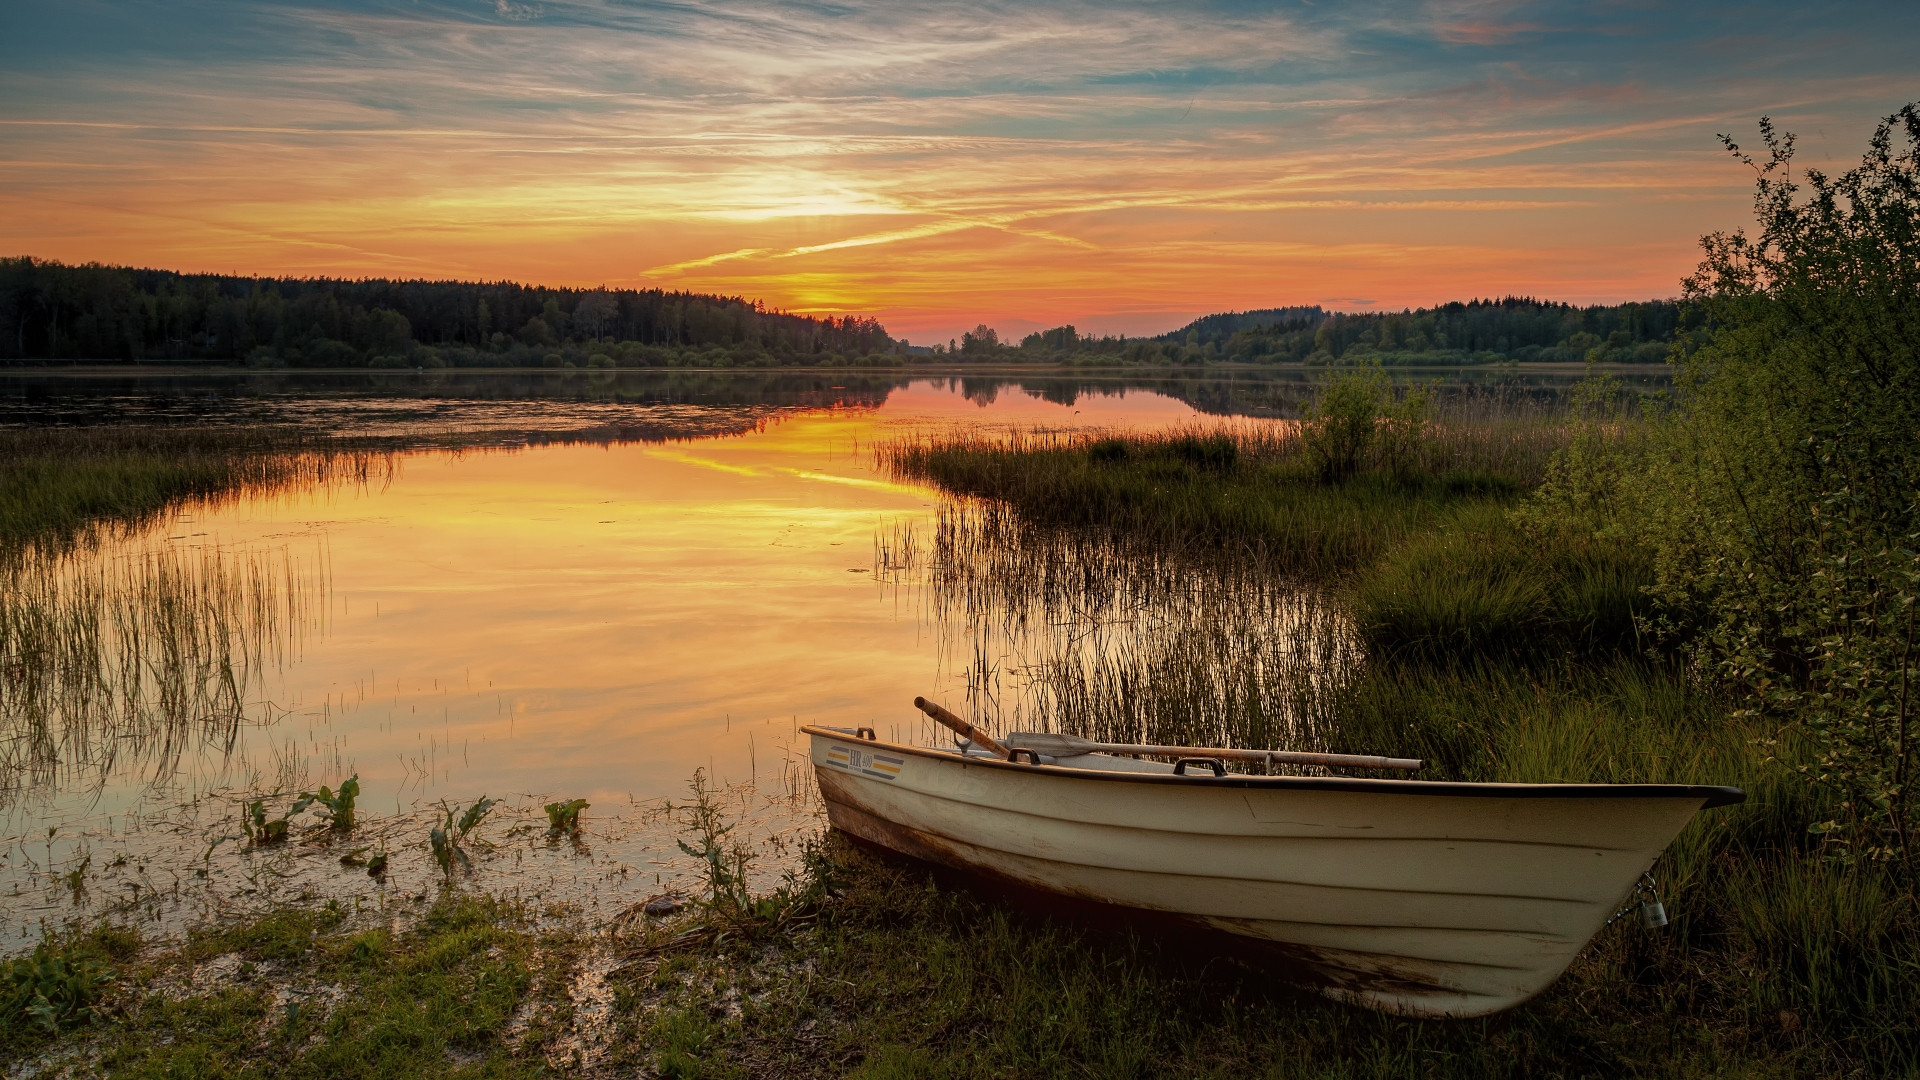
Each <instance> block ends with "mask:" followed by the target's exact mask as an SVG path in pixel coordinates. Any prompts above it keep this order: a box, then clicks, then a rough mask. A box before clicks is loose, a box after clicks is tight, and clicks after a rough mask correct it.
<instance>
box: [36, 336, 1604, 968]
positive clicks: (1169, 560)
mask: <svg viewBox="0 0 1920 1080" xmlns="http://www.w3.org/2000/svg"><path fill="white" fill-rule="evenodd" d="M328 379H333V380H334V382H332V383H330V382H328V381H327V380H328ZM1570 381H1571V379H1570V378H1562V381H1561V383H1560V384H1559V385H1560V386H1562V387H1564V386H1565V385H1567V384H1568V383H1570ZM1302 386H1303V384H1302V382H1301V380H1300V379H1299V378H1297V377H1295V378H1292V379H1291V381H1289V379H1288V378H1280V377H1269V378H1256V377H1254V376H1251V375H1232V376H1224V375H1208V376H1195V377H1173V376H1161V377H1156V378H1153V379H1145V380H1130V379H1119V378H1112V379H1104V380H1103V379H1099V378H1076V377H1043V376H1020V377H1017V378H1010V377H1000V376H978V377H975V376H971V375H969V376H966V377H942V378H938V379H927V378H923V377H916V378H912V379H909V378H903V377H900V376H898V375H894V374H879V375H853V374H848V373H810V374H789V373H781V374H757V375H750V376H738V375H735V376H725V377H722V376H717V375H714V374H712V373H629V372H618V373H611V374H606V373H601V374H596V375H591V376H590V375H586V374H581V375H572V376H567V375H561V376H551V377H549V376H531V375H524V374H518V375H501V374H496V373H445V372H442V373H425V374H422V375H418V376H415V375H410V374H406V373H398V374H382V375H354V376H338V377H334V376H329V377H324V378H322V377H315V376H306V375H289V374H274V375H259V374H247V375H240V376H167V377H164V378H160V379H146V380H142V379H138V378H129V377H125V376H121V375H111V376H100V377H97V378H93V379H92V380H91V381H89V379H88V378H74V377H56V376H52V375H45V374H42V375H33V376H27V377H22V376H10V377H8V378H5V379H0V422H23V421H31V422H72V423H101V422H110V421H112V420H116V419H119V420H124V419H144V420H152V421H181V420H192V421H195V422H255V421H287V420H294V421H298V422H300V423H302V424H306V425H311V426H317V427H321V428H324V429H326V430H329V431H346V432H351V433H355V434H362V435H365V434H374V435H383V436H391V437H392V438H391V441H390V442H389V444H388V445H393V446H397V447H403V448H404V447H414V449H403V450H401V451H399V452H397V453H396V454H395V456H394V458H393V460H392V462H391V464H390V465H389V466H387V467H386V469H385V472H384V474H383V479H382V482H380V483H370V484H364V485H363V484H332V485H327V484H315V485H310V486H296V487H292V488H283V489H279V490H274V491H263V492H258V493H254V494H251V495H245V496H242V497H237V498H231V499H225V500H222V501H219V502H218V503H214V504H207V505H201V506H196V507H190V508H187V509H185V510H183V511H181V512H180V513H179V514H177V515H175V516H174V517H173V518H172V519H171V520H168V521H163V522H160V523H159V524H158V525H157V526H156V527H155V528H153V529H151V530H147V531H143V532H141V533H139V534H138V535H135V536H132V537H128V538H124V539H120V540H112V541H103V542H102V543H100V544H98V545H95V546H92V547H89V548H86V549H84V550H82V551H78V552H75V553H73V555H72V557H71V559H70V560H69V561H66V562H63V563H58V564H55V563H44V564H42V565H41V566H40V567H39V569H37V570H35V571H33V572H32V573H31V574H29V575H28V576H26V577H21V578H19V579H17V582H18V584H17V585H10V586H9V588H8V599H7V600H6V601H5V603H6V605H7V606H6V610H7V611H9V612H15V613H17V617H16V615H9V616H7V617H8V618H9V619H10V620H11V621H10V622H9V623H8V626H9V629H8V630H7V633H9V634H13V635H15V636H14V637H12V638H10V639H9V640H10V641H12V642H19V643H28V642H30V641H43V642H45V643H46V644H43V645H31V644H10V645H9V646H8V651H7V653H6V655H8V656H9V657H13V658H14V659H10V660H9V661H8V663H9V665H10V667H9V677H8V682H7V689H6V690H5V694H6V695H7V696H6V697H5V698H4V700H0V709H4V718H3V719H4V723H5V725H6V728H5V730H6V733H7V735H8V736H10V737H12V740H13V741H12V742H11V743H10V744H9V747H8V748H7V749H5V750H4V751H0V754H4V755H6V756H5V757H4V759H0V761H3V762H4V763H6V764H8V766H9V772H8V774H7V775H9V776H11V777H13V778H14V779H13V780H12V781H10V782H11V783H12V785H13V786H12V787H11V788H8V789H6V790H7V792H8V794H7V796H6V797H7V798H8V800H9V803H10V810H9V817H8V832H9V834H10V835H9V836H8V837H6V838H5V840H6V846H5V847H0V920H3V921H0V932H8V933H12V934H15V935H20V937H17V938H16V940H25V939H26V938H25V935H28V934H29V932H30V931H31V928H32V927H34V926H35V925H36V923H37V922H38V921H39V920H41V919H43V918H45V919H53V920H59V919H65V918H86V917H90V916H92V915H96V914H98V913H100V912H104V911H117V912H121V913H124V914H128V915H129V917H132V916H134V915H137V916H138V917H141V918H145V919H149V920H153V921H155V922H158V923H159V924H161V925H163V926H177V925H179V924H180V923H181V922H183V921H189V920H192V919H197V918H205V917H208V916H210V915H216V914H222V913H232V912H234V911H237V910H243V909H244V908H245V907H246V906H247V905H249V904H253V905H258V904H264V903H268V902H271V901H272V900H273V899H274V898H276V897H279V896H285V895H300V894H301V893H303V892H304V893H307V894H311V895H333V896H340V897H343V898H360V899H363V900H366V901H367V902H369V903H387V902H390V901H392V900H393V898H395V897H399V896H424V895H426V891H427V888H428V886H429V884H430V882H431V881H432V878H433V873H432V871H431V869H430V866H431V864H430V861H429V856H428V854H427V851H426V844H425V841H426V823H427V821H428V819H429V818H430V817H431V815H432V814H433V813H435V812H436V809H437V807H436V804H437V803H438V801H439V800H442V799H446V800H449V801H452V802H455V803H462V804H465V803H470V802H471V801H472V800H473V799H474V798H476V797H478V796H480V795H483V794H486V795H492V796H495V797H505V798H507V799H508V800H509V801H510V809H509V810H506V811H502V812H501V814H500V815H499V816H498V818H497V822H496V823H494V824H490V826H489V828H490V829H492V830H493V832H492V833H491V835H490V839H491V840H492V841H493V842H495V843H496V844H497V845H498V847H497V849H496V853H495V855H494V856H493V857H492V858H491V859H490V860H488V861H487V862H486V867H487V869H486V871H485V872H486V873H489V874H494V875H496V878H495V879H490V880H493V881H495V882H496V883H498V882H506V883H509V884H511V886H512V887H513V888H516V889H518V888H525V889H527V890H529V891H530V892H537V893H538V894H539V895H541V896H543V897H546V898H548V899H551V898H553V897H555V896H559V897H562V898H570V899H569V900H568V902H571V903H576V904H578V905H580V906H582V907H590V908H594V909H595V910H599V911H601V912H603V913H604V914H608V915H611V914H612V913H613V912H614V911H617V910H619V909H620V908H621V906H623V905H625V904H628V903H631V902H633V901H635V900H638V899H641V898H644V897H645V896H647V895H649V894H652V893H654V892H657V891H658V890H660V889H662V888H666V887H670V886H672V885H673V884H674V883H675V882H676V881H677V880H684V879H685V878H686V877H690V876H691V875H692V874H693V873H694V872H695V868H694V867H692V866H691V865H690V864H687V863H686V862H685V860H684V858H683V857H682V856H680V855H679V854H678V853H677V852H676V850H675V848H674V846H673V843H672V839H673V836H672V833H673V827H672V824H671V819H670V817H668V816H666V815H664V814H663V813H662V812H661V809H660V808H661V802H662V800H665V799H674V798H679V797H681V795H682V793H683V791H684V788H685V784H686V782H687V780H688V779H689V777H691V776H692V775H693V773H694V771H695V770H696V769H704V770H706V774H707V775H708V776H710V777H712V778H713V779H714V780H715V781H716V782H717V783H719V784H720V785H722V786H723V787H724V788H725V790H727V791H729V792H730V793H731V794H730V796H729V797H730V798H731V799H732V800H733V801H732V803H731V805H732V806H733V807H734V808H735V812H736V813H737V814H738V815H740V816H741V817H742V818H743V820H744V825H743V827H742V834H743V835H744V836H746V837H749V838H751V839H753V840H755V841H756V842H762V843H764V842H767V841H768V840H769V838H772V840H773V842H774V843H775V844H776V845H778V844H779V843H781V842H786V841H790V840H791V839H792V838H794V837H796V836H799V835H802V834H804V833H805V832H807V831H809V830H812V829H815V828H817V816H816V814H815V807H814V806H813V805H812V803H811V802H810V798H811V795H812V791H813V785H812V783H811V779H810V777H808V776H807V775H806V773H805V771H804V770H805V765H804V762H803V761H801V760H800V758H799V756H798V755H799V754H801V753H803V751H804V746H803V741H802V740H801V739H800V738H799V737H798V736H797V728H798V727H799V726H800V725H801V724H805V723H828V724H836V725H865V726H872V727H875V728H877V729H879V730H880V731H882V732H883V733H885V734H888V735H891V736H895V737H905V738H916V739H931V738H933V737H934V733H933V732H932V731H931V730H929V728H928V727H927V725H926V724H925V722H924V720H923V719H922V718H921V717H920V716H919V714H918V713H916V712H914V710H913V709H912V708H911V706H910V704H909V703H910V702H911V700H912V698H913V697H914V695H916V694H926V695H929V696H932V697H935V698H939V699H944V700H946V701H948V702H949V704H955V705H966V706H968V707H971V708H973V709H975V710H976V711H977V713H978V714H979V715H982V716H985V717H987V718H989V719H991V720H994V721H995V722H997V723H1000V724H1002V725H1005V726H1007V727H1031V728H1040V729H1052V730H1063V731H1068V732H1073V733H1078V734H1085V735H1090V736H1094V737H1097V738H1103V739H1108V738H1124V739H1126V740H1129V741H1131V740H1135V739H1143V738H1144V739H1148V740H1150V741H1163V740H1164V741H1188V740H1192V741H1198V742H1216V741H1217V742H1223V743H1228V744H1238V745H1254V746H1264V745H1274V744H1277V743H1280V742H1287V743H1290V744H1292V745H1309V746H1310V745H1313V743H1312V740H1313V739H1314V738H1315V732H1316V731H1317V730H1319V729H1320V725H1318V724H1317V722H1316V720H1315V718H1316V716H1318V715H1320V714H1321V713H1322V712H1324V710H1325V709H1326V708H1328V707H1329V706H1328V702H1329V701H1330V700H1331V695H1332V694H1333V693H1334V692H1335V691H1336V690H1337V687H1338V686H1339V684H1340V680H1341V679H1342V678H1343V677H1344V673H1345V672H1347V671H1348V670H1350V669H1351V667H1352V665H1353V663H1354V655H1353V647H1352V645H1351V640H1350V637H1349V636H1348V635H1347V634H1346V632H1345V628H1344V625H1343V624H1342V623H1341V621H1340V619H1339V616H1338V614H1337V612H1335V611H1333V610H1332V609H1331V608H1330V607H1328V606H1327V605H1326V604H1324V603H1322V602H1321V599H1320V597H1319V594H1317V593H1315V592H1313V591H1312V590H1307V589H1302V588H1299V587H1298V586H1297V585H1296V584H1292V583H1288V582H1285V581H1283V580H1281V579H1279V578H1278V577H1277V576H1276V575H1272V574H1270V573H1268V572H1267V571H1266V570H1265V569H1264V568H1262V567H1261V566H1259V565H1258V564H1257V562H1254V561H1238V562H1236V561H1233V560H1230V559H1223V558H1221V557H1219V556H1218V555H1217V554H1216V555H1209V556H1207V557H1206V558H1205V559H1197V558H1194V557H1188V556H1184V555H1181V554H1180V553H1177V552H1175V553H1165V552H1161V553H1150V552H1143V551H1140V550H1135V549H1129V548H1125V547H1123V546H1115V545H1113V544H1111V543H1109V542H1108V541H1104V540H1100V539H1098V538H1092V537H1084V536H1080V537H1075V536H1052V537H1045V536H1038V535H1037V534H1031V533H1027V532H1022V531H1019V530H1018V526H1017V523H1014V522H1012V521H1011V520H1010V519H1007V518H1005V517H1004V516H997V517H996V516H994V515H992V514H991V513H990V512H987V511H985V510H984V509H983V508H979V507H965V506H960V507H954V506H947V505H946V504H945V503H944V501H943V500H942V499H941V498H940V497H939V496H938V495H937V493H935V492H933V491H931V490H929V489H927V488H924V487H922V486H919V485H917V484H914V483H908V482H901V481H898V480H896V479H894V478H892V477H890V476H888V475H887V474H886V473H884V472H883V471H882V470H880V469H879V468H878V467H876V465H875V463H874V461H873V458H872V454H871V450H872V448H873V447H874V446H875V445H877V444H879V443H881V442H884V441H886V440H890V439H897V438H902V437H908V436H913V435H916V434H925V433H927V432H930V431H939V430H948V429H952V428H955V427H964V428H966V429H968V430H972V431H980V430H983V429H985V430H989V431H991V430H996V429H998V430H1007V431H1014V430H1032V429H1036V428H1046V429H1054V430H1059V429H1069V428H1081V427H1084V428H1096V427H1097V428H1128V427H1132V428H1146V429H1155V428H1166V427H1176V426H1180V425H1189V424H1193V423H1196V422H1203V421H1205V422H1213V421H1212V420H1211V419H1210V414H1217V413H1232V412H1239V413H1246V414H1252V415H1253V417H1254V418H1251V419H1247V420H1243V421H1239V422H1241V423H1250V424H1259V423H1266V422H1268V421H1264V420H1261V419H1258V416H1259V415H1260V414H1262V412H1263V410H1264V411H1265V412H1268V413H1279V412H1284V411H1285V409H1286V408H1287V407H1288V406H1287V402H1288V400H1290V399H1289V397H1288V395H1291V394H1298V393H1300V392H1301V391H1302ZM1476 392H1478V391H1476ZM1487 392H1489V393H1492V392H1496V391H1487ZM1497 392H1498V393H1503V394H1504V393H1510V394H1519V395H1531V394H1533V393H1534V392H1535V388H1530V387H1528V386H1526V385H1517V386H1514V387H1508V388H1505V389H1497ZM1541 392H1542V393H1545V394H1546V395H1547V397H1548V398H1549V399H1551V397H1552V394H1553V393H1555V392H1557V391H1554V390H1552V388H1549V389H1548V390H1546V391H1541ZM1263 395H1264V396H1263ZM1262 402H1266V404H1262ZM447 446H455V447H464V449H445V447H447ZM419 447H441V448H439V449H420V448H419ZM943 506H944V507H945V509H944V510H943ZM21 572H22V573H26V571H21ZM34 575H37V576H34ZM16 593H17V594H18V595H15V594H16ZM16 627H17V628H19V629H14V628H16ZM63 627H64V628H65V629H61V628H63ZM34 635H39V637H37V638H36V637H34ZM63 635H64V636H63ZM61 649H66V650H68V651H67V652H66V653H59V650H61ZM35 650H39V651H35ZM49 650H51V651H49ZM56 654H57V655H56ZM63 656H64V657H68V659H62V658H61V657H63ZM89 657H95V658H97V659H89ZM75 658H77V659H75ZM126 736H131V737H126ZM353 774H357V775H358V776H359V777H360V781H361V785H362V790H363V792H364V794H363V796H362V807H363V812H364V813H365V814H366V815H367V816H368V819H369V821H370V822H371V823H370V824H369V825H368V826H367V835H366V836H365V837H362V838H356V839H355V840H354V841H353V842H354V843H356V844H360V843H383V844H387V845H389V846H390V849H391V850H392V851H393V852H394V859H393V863H394V866H395V871H394V874H393V876H392V878H391V879H390V881H389V882H388V883H387V884H386V885H385V886H382V885H381V884H380V883H377V882H372V881H370V880H369V879H368V878H367V877H366V875H365V874H364V873H362V872H359V871H355V870H350V869H346V868H343V867H341V866H340V864H339V863H338V860H337V853H334V852H331V851H329V850H328V849H327V848H326V847H325V841H324V840H316V841H315V842H314V843H312V844H295V845H288V846H287V847H286V848H284V849H281V850H277V851H260V850H254V849H248V848H244V847H242V846H241V844H240V843H239V838H238V834H239V829H238V825H237V818H236V814H237V813H238V810H239V808H240V806H241V805H243V804H244V802H245V800H246V799H249V798H252V797H254V796H255V795H257V794H260V793H271V792H276V791H277V792H288V793H290V792H292V791H294V790H297V789H299V788H301V787H306V786H315V785H318V784H322V783H325V784H330V785H332V784H337V783H338V782H339V781H340V780H341V779H343V778H345V777H346V776H348V775H353ZM570 798H585V799H587V800H588V801H589V802H591V803H592V804H593V806H592V808H591V809H590V810H589V811H588V813H587V815H586V818H585V820H586V822H587V843H586V845H585V846H584V847H583V848H581V849H578V850H575V849H572V848H569V847H565V846H560V847H555V846H552V845H547V844H545V843H544V842H543V841H541V840H540V839H539V837H540V833H541V829H542V827H543V821H542V819H541V818H540V816H539V809H538V808H539V806H540V804H541V803H543V802H546V801H550V800H555V799H570ZM280 805H284V804H280ZM783 868H784V867H783V864H782V863H781V862H780V861H779V860H778V859H769V860H766V861H764V862H763V863H762V864H761V865H760V867H759V872H761V873H763V874H766V875H769V876H771V877H777V875H778V873H779V872H780V871H781V870H782V869H783ZM76 874H77V875H78V876H77V877H76V876H72V875H76ZM74 882H78V883H79V884H78V885H74V884H72V883H74ZM89 882H92V883H93V884H92V885H88V883H89ZM9 890H11V891H9Z"/></svg>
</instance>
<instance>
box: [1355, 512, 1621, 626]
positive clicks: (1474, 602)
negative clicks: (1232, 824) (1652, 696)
mask: <svg viewBox="0 0 1920 1080" xmlns="http://www.w3.org/2000/svg"><path fill="white" fill-rule="evenodd" d="M1653 582H1654V574H1653V562H1652V558H1651V554H1650V553H1649V552H1647V551H1646V550H1645V549H1644V548H1640V547H1638V546H1636V545H1634V544H1632V543H1630V542H1626V541H1623V540H1619V539H1615V538H1609V537H1595V536H1580V535H1570V534H1566V533H1562V532H1559V531H1555V530H1536V529H1528V528H1526V527H1524V526H1523V525H1522V524H1521V523H1519V522H1516V521H1515V520H1514V518H1513V516H1512V515H1511V514H1510V513H1509V512H1508V511H1507V510H1506V508H1505V507H1503V506H1499V505H1482V506H1475V507H1471V508H1468V509H1465V510H1463V511H1462V512H1460V513H1458V514H1456V515H1455V516H1454V517H1453V518H1452V519H1451V520H1449V521H1447V522H1445V523H1443V524H1441V525H1439V526H1437V527H1435V528H1434V529H1432V530H1430V531H1428V532H1424V533H1421V534H1418V535H1415V536H1411V537H1409V538H1407V539H1406V540H1405V541H1403V542H1402V543H1401V544H1399V545H1398V546H1396V547H1395V548H1394V549H1393V550H1391V551H1390V552H1388V553H1387V554H1386V555H1385V556H1383V557H1382V558H1381V559H1380V561H1379V562H1378V563H1376V564H1375V565H1373V566H1372V567H1369V568H1368V569H1367V570H1366V571H1365V572H1363V573H1361V574H1359V575H1357V576H1356V578H1355V580H1354V583H1353V588H1352V590H1351V599H1352V611H1353V618H1354V624H1355V628H1356V629H1357V630H1358V631H1359V634H1360V637H1361V639H1362V641H1364V642H1365V643H1366V645H1367V646H1368V647H1369V648H1370V649H1371V650H1372V651H1374V652H1375V653H1377V654H1380V655H1384V656H1391V657H1395V658H1398V659H1425V660H1441V661H1448V660H1454V659H1458V658H1462V657H1474V656H1540V655H1561V656H1564V655H1582V654H1589V653H1599V652H1620V651H1633V650H1635V648H1636V646H1637V645H1638V644H1639V641H1640V632H1639V625H1640V624H1639V623H1638V622H1637V621H1636V620H1638V619H1644V618H1646V617H1647V616H1648V615H1649V614H1650V613H1651V609H1652V604H1651V602H1650V601H1649V600H1648V598H1647V596H1646V589H1647V587H1648V586H1650V585H1652V584H1653Z"/></svg>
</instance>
